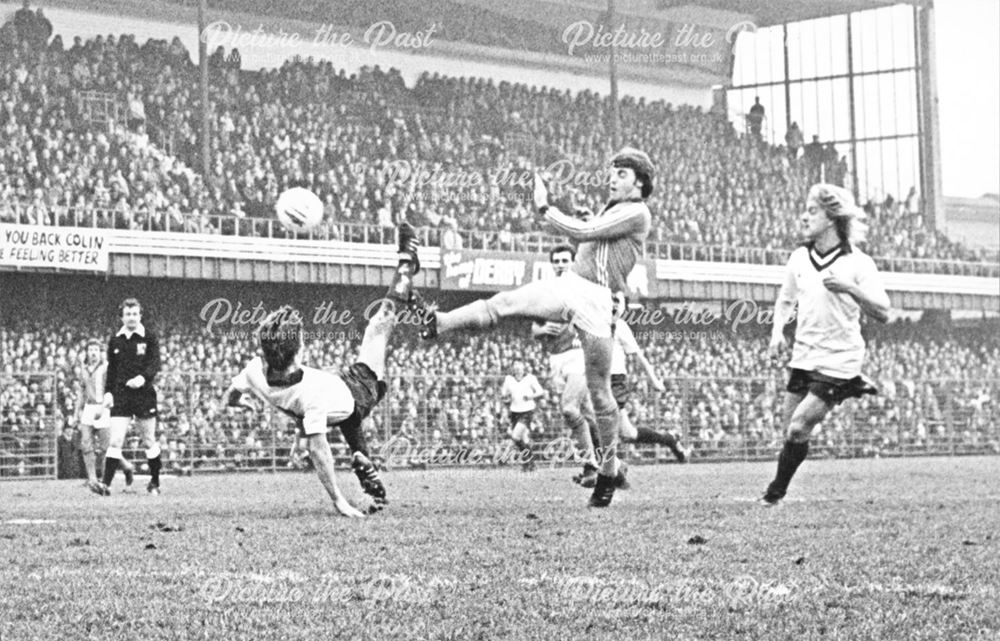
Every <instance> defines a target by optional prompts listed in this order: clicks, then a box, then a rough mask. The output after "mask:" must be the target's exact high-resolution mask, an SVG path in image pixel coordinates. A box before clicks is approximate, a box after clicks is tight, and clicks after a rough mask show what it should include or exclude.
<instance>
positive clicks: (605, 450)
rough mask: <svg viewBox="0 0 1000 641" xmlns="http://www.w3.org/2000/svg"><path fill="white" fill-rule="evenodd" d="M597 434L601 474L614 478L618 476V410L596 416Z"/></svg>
mask: <svg viewBox="0 0 1000 641" xmlns="http://www.w3.org/2000/svg"><path fill="white" fill-rule="evenodd" d="M597 432H598V434H599V435H600V437H601V440H600V444H601V451H600V455H599V456H598V465H599V466H600V469H601V474H605V475H607V476H612V477H613V476H615V475H616V474H618V408H617V407H612V409H611V411H609V412H603V413H601V414H597Z"/></svg>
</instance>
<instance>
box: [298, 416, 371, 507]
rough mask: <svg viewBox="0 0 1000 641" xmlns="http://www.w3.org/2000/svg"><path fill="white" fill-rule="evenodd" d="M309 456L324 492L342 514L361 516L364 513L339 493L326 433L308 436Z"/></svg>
mask: <svg viewBox="0 0 1000 641" xmlns="http://www.w3.org/2000/svg"><path fill="white" fill-rule="evenodd" d="M308 438H309V457H310V458H311V459H312V462H313V465H314V466H315V467H316V474H318V475H319V481H320V483H322V484H323V487H324V488H326V493H327V494H329V495H330V498H331V499H333V505H334V507H335V508H337V511H338V512H340V513H341V514H342V515H343V516H346V517H349V518H355V519H356V518H362V517H364V514H362V513H361V511H360V510H358V509H357V508H356V507H354V506H353V505H351V504H350V502H348V500H347V498H345V497H344V495H343V494H341V493H340V488H339V487H338V486H337V479H336V478H335V477H334V468H333V452H331V451H330V444H329V443H327V442H326V434H311V435H310V436H309V437H308Z"/></svg>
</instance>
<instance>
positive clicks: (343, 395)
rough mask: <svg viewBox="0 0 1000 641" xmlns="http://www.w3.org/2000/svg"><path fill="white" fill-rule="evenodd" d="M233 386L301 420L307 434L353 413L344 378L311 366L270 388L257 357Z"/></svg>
mask: <svg viewBox="0 0 1000 641" xmlns="http://www.w3.org/2000/svg"><path fill="white" fill-rule="evenodd" d="M232 385H233V388H234V389H237V390H239V391H240V392H243V393H244V394H245V393H247V392H250V393H252V394H253V395H254V396H256V397H257V398H260V399H262V400H264V401H267V402H268V403H270V404H271V405H273V406H274V407H276V408H278V409H279V410H281V411H282V412H284V413H285V414H287V415H289V416H292V417H294V418H297V419H299V420H301V421H302V426H303V428H304V430H305V432H306V433H307V434H309V433H317V432H321V431H322V430H324V429H326V426H327V425H328V424H333V423H339V422H340V421H343V420H344V419H346V418H348V417H349V416H350V415H351V413H352V412H354V396H353V395H352V394H351V390H350V389H349V388H348V387H347V384H346V383H344V381H343V379H341V378H340V377H339V376H337V375H336V374H333V373H332V372H327V371H324V370H321V369H316V368H314V367H302V368H301V369H300V370H299V371H298V372H296V373H295V374H294V375H293V378H292V381H291V382H290V383H289V384H281V385H271V384H269V383H268V381H267V372H266V371H265V365H264V360H263V359H262V358H261V357H260V356H257V357H255V358H254V359H253V360H251V361H250V362H249V363H247V366H246V367H244V368H243V371H241V372H240V373H239V374H237V375H236V376H235V377H233V380H232Z"/></svg>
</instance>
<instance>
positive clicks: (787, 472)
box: [767, 441, 809, 499]
mask: <svg viewBox="0 0 1000 641" xmlns="http://www.w3.org/2000/svg"><path fill="white" fill-rule="evenodd" d="M808 454H809V441H806V442H805V443H793V442H792V441H785V446H784V447H782V448H781V454H779V455H778V472H777V474H775V476H774V480H773V481H771V484H770V485H768V486H767V496H769V497H772V498H779V499H780V498H782V497H784V496H785V492H787V491H788V484H789V483H791V481H792V477H793V476H794V475H795V470H797V469H799V465H800V464H801V463H802V461H804V460H806V456H807V455H808Z"/></svg>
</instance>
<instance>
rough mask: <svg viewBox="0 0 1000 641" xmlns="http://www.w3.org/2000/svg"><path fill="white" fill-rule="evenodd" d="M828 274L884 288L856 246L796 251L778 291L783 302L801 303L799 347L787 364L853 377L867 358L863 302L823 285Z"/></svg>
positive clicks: (797, 339) (870, 260) (799, 309)
mask: <svg viewBox="0 0 1000 641" xmlns="http://www.w3.org/2000/svg"><path fill="white" fill-rule="evenodd" d="M830 273H834V274H836V275H837V276H839V277H840V278H842V279H845V280H849V281H852V282H854V283H855V284H857V285H858V286H860V287H862V288H866V289H867V288H869V287H873V286H877V287H880V288H883V285H882V279H881V277H880V276H879V273H878V269H877V268H876V267H875V262H874V261H873V260H872V259H871V258H870V257H869V256H868V255H867V254H865V253H863V252H861V251H859V250H858V249H857V248H852V249H851V251H850V252H849V253H844V252H843V249H842V248H841V247H837V248H835V249H833V250H831V251H830V252H828V253H827V254H826V255H825V256H823V255H821V254H819V253H818V252H817V251H815V250H814V249H810V248H807V247H799V248H798V249H796V250H795V251H794V252H792V255H791V257H789V259H788V266H787V268H786V272H785V282H784V284H783V285H782V286H781V293H780V294H779V295H778V300H779V301H781V300H790V301H795V302H797V303H798V312H797V314H796V317H797V319H798V325H797V327H796V330H795V346H794V347H793V348H792V360H791V361H790V362H789V363H788V365H789V367H793V368H796V369H803V370H807V371H814V372H819V373H820V374H826V375H827V376H833V377H836V378H853V377H855V376H857V375H858V374H860V373H861V365H862V364H863V363H864V359H865V341H864V339H862V338H861V306H860V305H858V303H857V301H855V300H854V298H852V297H851V296H850V295H849V294H846V293H839V294H838V293H834V292H831V291H830V290H828V289H827V288H826V287H824V286H823V278H824V277H826V276H827V275H828V274H830ZM883 289H884V288H883Z"/></svg>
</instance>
